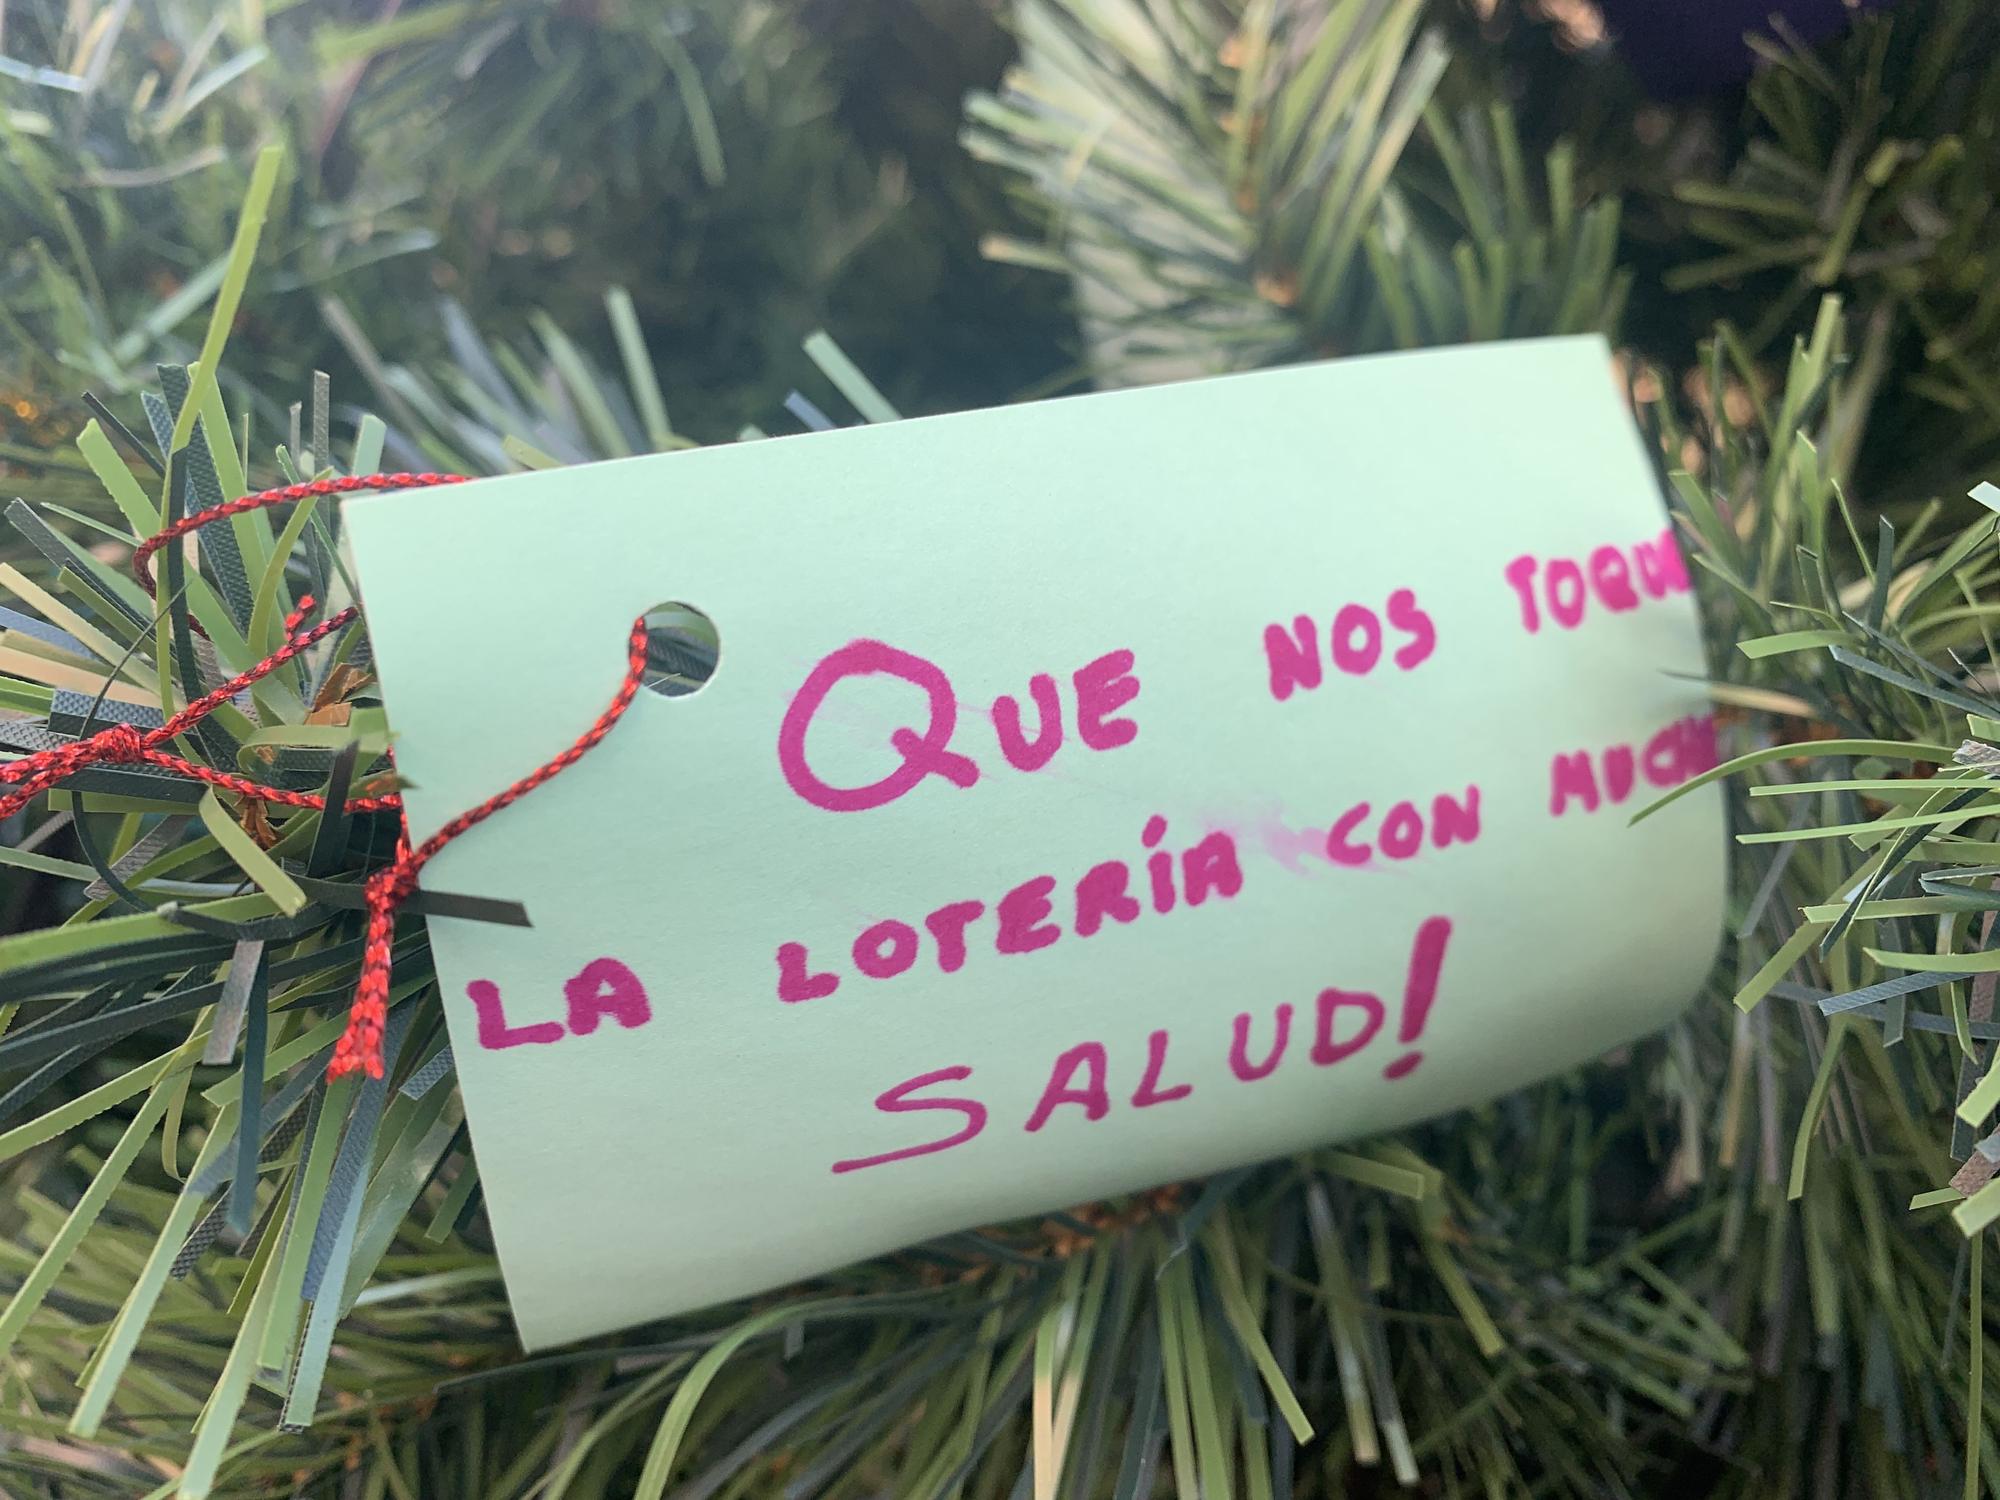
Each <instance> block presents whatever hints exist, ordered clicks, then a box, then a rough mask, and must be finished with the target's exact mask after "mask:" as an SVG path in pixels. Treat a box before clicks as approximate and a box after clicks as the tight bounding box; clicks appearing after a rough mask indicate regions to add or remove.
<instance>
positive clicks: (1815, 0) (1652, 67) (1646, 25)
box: [1598, 0, 1886, 96]
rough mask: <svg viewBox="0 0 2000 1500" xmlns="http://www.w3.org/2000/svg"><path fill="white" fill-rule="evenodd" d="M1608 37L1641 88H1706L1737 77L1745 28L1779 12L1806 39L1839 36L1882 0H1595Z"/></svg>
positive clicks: (1766, 25) (1746, 59) (1746, 62)
mask: <svg viewBox="0 0 2000 1500" xmlns="http://www.w3.org/2000/svg"><path fill="white" fill-rule="evenodd" d="M1598 3H1599V5H1600V6H1601V8H1602V9H1603V11H1604V20H1605V24H1606V26H1607V27H1608V28H1609V30H1610V32H1611V38H1612V41H1613V43H1614V44H1615V45H1616V46H1617V48H1618V50H1619V51H1620V52H1621V53H1623V54H1624V56H1625V58H1626V60H1627V61H1628V62H1630V63H1631V64H1632V68H1633V71H1634V72H1636V73H1637V74H1638V75H1639V77H1640V78H1641V79H1642V80H1643V81H1644V83H1645V85H1646V87H1647V88H1648V89H1649V90H1651V91H1652V92H1653V93H1655V94H1660V95H1667V96H1673V95H1687V94H1703V93H1709V92H1712V91H1714V90H1717V89H1721V88H1726V87H1729V86H1730V85H1733V84H1736V83H1739V82H1741V81H1742V80H1743V79H1744V78H1747V77H1748V76H1749V74H1750V70H1751V67H1752V65H1753V64H1754V63H1755V61H1756V55H1755V54H1754V53H1752V52H1751V50H1750V49H1749V48H1748V47H1747V46H1745V45H1744V42H1743V37H1744V34H1745V33H1746V32H1752V31H1757V32H1763V33H1765V34H1766V35H1768V34H1770V32H1771V18H1772V17H1773V16H1779V17H1782V18H1783V20H1784V21H1785V23H1786V24H1787V25H1789V26H1790V27H1791V29H1792V30H1793V31H1795V32H1796V33H1797V34H1798V35H1800V36H1802V37H1804V38H1805V39H1806V40H1807V41H1808V42H1823V41H1825V40H1826V39H1827V38H1829V37H1832V36H1834V35H1837V34H1838V33H1839V32H1840V31H1841V30H1842V29H1843V28H1844V27H1846V26H1847V25H1848V23H1849V22H1851V21H1852V20H1853V19H1854V18H1855V16H1856V15H1858V14H1859V13H1860V12H1861V11H1863V10H1872V9H1875V8H1877V7H1878V6H1879V5H1881V4H1884V3H1886V0H1859V3H1852V0H1598Z"/></svg>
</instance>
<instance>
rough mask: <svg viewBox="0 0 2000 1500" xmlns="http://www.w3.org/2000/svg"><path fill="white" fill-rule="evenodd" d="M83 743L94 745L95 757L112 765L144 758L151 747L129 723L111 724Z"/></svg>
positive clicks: (126, 763)
mask: <svg viewBox="0 0 2000 1500" xmlns="http://www.w3.org/2000/svg"><path fill="white" fill-rule="evenodd" d="M83 744H84V745H86V746H95V747H96V749H97V758H98V759H99V760H108V761H110V762H111V763H112V764H114V765H130V764H132V762H134V761H140V760H144V759H145V758H146V751H147V750H148V749H149V748H151V747H150V746H148V745H147V744H146V741H145V739H144V738H143V737H142V736H141V735H140V733H139V731H138V730H136V729H134V728H133V727H132V726H131V725H130V724H112V725H110V726H108V727H106V728H104V729H101V730H99V731H98V732H97V733H96V734H94V735H92V736H91V737H90V738H89V739H87V740H85V741H83ZM72 748H76V747H72Z"/></svg>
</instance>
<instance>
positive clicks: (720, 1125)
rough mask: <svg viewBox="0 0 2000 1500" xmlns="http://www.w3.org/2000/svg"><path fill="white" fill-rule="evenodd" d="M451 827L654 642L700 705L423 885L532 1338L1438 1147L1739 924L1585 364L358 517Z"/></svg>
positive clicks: (1007, 413)
mask: <svg viewBox="0 0 2000 1500" xmlns="http://www.w3.org/2000/svg"><path fill="white" fill-rule="evenodd" d="M346 522H347V526H348V528H349V534H350V536H351V538H352V545H353V550H354V556H355V559H356V562H357V563H358V566H359V577H360V583H361V586H362V589H363V593H364V599H365V604H366V608H367V612H368V623H369V628H370V631H371V633H372V636H373V639H374V645H375V651H376V653H377V658H378V661H379V664H380V670H381V681H382V687H383V691H384V695H385V698H386V701H387V704H388V708H389V712H390V717H391V721H392V723H393V724H394V726H395V728H396V730H397V732H398V740H397V746H398V751H397V754H398V758H399V764H400V766H401V767H402V769H403V771H404V773H405V774H406V776H407V777H408V778H409V780H410V781H411V782H412V783H413V785H412V789H411V790H410V792H409V795H408V813H409V820H410V825H411V831H412V834H413V836H414V837H416V838H418V839H421V838H423V837H424V836H426V835H427V834H429V833H430V832H432V831H433V830H434V829H436V828H437V827H438V826H439V824H441V823H442V822H444V821H445V820H447V819H448V818H450V817H451V816H452V815H453V814H455V813H457V812H459V811H460V810H461V809H464V808H467V807H470V806H472V805H473V804H474V803H476V802H478V801H479V800H481V799H482V798H484V797H486V796H487V795H489V794H490V793H492V792H493V791H495V790H496V789H498V788H500V787H502V786H504V785H506V784H508V783H509V782H511V781H512V780H514V779H515V778H516V777H518V776H520V775H522V774H523V773H524V772H525V771H527V770H529V769H531V768H533V767H534V766H536V765H539V764H540V763H541V762H543V761H544V760H546V759H547V758H548V757H549V756H550V755H552V754H554V753H555V752H556V751H558V750H560V749H561V748H563V747H564V746H565V745H567V744H568V743H569V742H570V741H571V740H572V739H574V738H575V736H576V735H577V734H578V733H579V732H580V731H581V730H582V729H583V728H584V727H585V726H586V725H588V724H589V723H590V722H591V721H592V719H593V718H594V717H595V716H596V715H597V714H598V713H599V712H600V710H601V709H602V708H603V706H604V704H605V702H606V701H607V700H608V698H609V697H610V695H611V693H612V691H613V689H614V688H615V687H616V685H617V683H618V682H619V680H620V676H621V674H622V671H623V668H624V664H625V642H626V637H627V635H628V633H629V630H630V627H631V623H632V621H633V620H634V619H635V618H636V617H637V616H639V615H640V614H641V613H643V612H645V611H647V610H649V609H651V608H653V607H655V606H657V605H660V604H662V603H663V602H667V601H674V602H679V603H682V604H685V605H688V606H691V607H693V608H695V609H698V610H700V611H703V612H705V613H706V614H707V615H708V617H709V618H710V619H711V620H712V621H713V622H714V626H715V629H716V631H717V632H718V633H719V639H720V664H719V667H718V668H717V670H716V671H715V674H714V676H713V678H712V680H710V681H709V682H708V683H707V684H706V686H704V687H703V688H702V689H701V690H700V691H699V692H697V693H695V694H693V695H692V696H687V697H681V698H665V697H659V696H655V695H653V694H651V693H642V694H641V695H640V699H639V701H638V702H637V703H636V704H635V705H634V706H633V709H632V711H631V712H630V713H629V714H628V715H627V717H626V718H625V719H624V721H623V722H622V723H620V724H619V726H618V727H617V729H616V730H615V731H613V733H612V734H611V736H610V737H609V739H607V740H606V741H605V742H604V744H603V745H602V746H601V747H600V748H599V749H598V750H597V751H596V752H594V753H593V754H592V755H591V756H589V757H588V758H587V759H585V760H584V761H583V762H581V763H580V764H578V765H577V766H576V767H574V768H573V769H571V770H570V771H568V772H566V773H564V774H563V775H562V776H560V777H558V778H557V779H556V780H555V781H553V782H551V783H549V784H548V785H547V786H545V787H543V788H542V789H540V790H539V791H537V792H536V793H534V795H532V796H530V797H528V798H526V799H525V800H523V801H521V802H520V803H518V804H516V805H515V806H513V807H511V808H509V809H508V810H507V811H506V812H504V813H503V814H501V815H500V816H498V817H496V818H495V819H493V820H492V821H491V822H489V823H487V824H484V825H482V826H481V827H480V828H478V829H477V830H476V831H475V832H473V833H471V834H469V835H467V836H466V837H465V838H464V839H462V840H460V841H459V842H458V843H456V844H454V845H453V846H452V847H451V848H450V849H449V851H448V852H446V853H445V854H443V855H442V856H441V857H440V858H438V859H437V860H436V861H435V862H434V864H433V865H432V866H431V868H430V870H429V871H428V872H427V874H426V877H425V883H426V885H428V886H431V887H433V888H435V889H438V890H448V891H454V892H467V893H471V894H475V895H480V896H488V897H493V898H497V899H502V900H514V901H520V902H522V903H524V904H525V906H526V908H527V912H528V915H529V917H530V919H531V921H532V923H533V925H532V926H531V927H528V928H509V927H504V926H497V925H490V924H484V923H478V922H473V921H466V920H458V919H450V918H435V919H433V920H432V921H431V924H430V931H431V940H432V943H433V946H434V948H435V951H436V960H437V973H438V982H439V985H440V987H441V989H442V992H443V996H444V1004H445V1008H446V1012H447V1014H448V1015H449V1017H450V1025H451V1032H452V1041H453V1047H454V1051H455V1053H456V1056H457V1061H458V1072H459V1076H460V1079H461V1081H462V1084H463V1087H464V1091H465V1097H466V1102H467V1108H468V1111H469V1117H470V1121H471V1125H472V1130H473V1141H474V1145H475V1148H476V1150H477V1153H478V1160H479V1170H480V1175H481V1180H482V1182H483V1183H484V1185H485V1191H486V1198H487V1202H488V1204H489V1206H490V1209H491V1213H492V1218H493V1225H494V1232H495V1236H496V1238H497V1241H498V1247H499V1252H500V1258H501V1263H502V1268H503V1270H504V1273H505V1276H506V1282H507V1288H508V1292H509V1295H510V1297H511V1299H512V1302H513V1307H514V1311H515V1316H516V1318H517V1320H518V1323H519V1326H520V1331H521V1334H522V1337H523V1339H524V1341H525V1342H526V1343H527V1344H528V1346H529V1347H531V1348H533V1347H539V1346H544V1345H547V1344H550V1343H553V1342H556V1341H559V1340H565V1339H570V1338H575V1337H578V1336H580V1335H585V1334H591V1333H596V1332H599V1331H602V1330H605V1329H610V1328H614V1327H618V1326H620V1325H625V1324H630V1323H635V1322H639V1321H642V1320H644V1319H647V1318H651V1317H655V1316H658V1315H662V1314H670V1313H674V1312H678V1311H682V1310H685V1309H689V1308H694V1307H698V1306H701V1305H703V1304H708V1303H714V1302H717V1301H721V1300H723V1299H727V1298H732V1297H737V1296H740V1295H743V1294H746V1293H751V1292H756V1291H758V1290H760V1289H764V1288H768V1287H771V1286H774V1285H777V1284H780V1283H784V1282H787V1281H791V1280H795V1279H797V1278H800V1277H803V1276H807V1275H810V1274H813V1273H816V1272H821V1271H825V1270H828V1269H831V1268H834V1267H837V1266H840V1265H842V1264H845V1263H848V1262H851V1261H853V1260H856V1259H858V1258H861V1257H864V1256H868V1255H871V1254H874V1253H878V1252H881V1251H886V1250H889V1249H892V1248H895V1247H897V1246H902V1245H906V1244H909V1243H912V1242H914V1241H918V1240H921V1239H924V1238H926V1237H929V1236H932V1235H936V1234H940V1233H943V1232H947V1231H952V1230H957V1229H962V1228H965V1227H968V1226H972V1225H978V1224H983V1223H989V1222H994V1221H998V1220H1003V1219H1007V1218H1009V1217H1014V1216H1018V1215H1022V1214H1025V1213H1029V1212H1033V1211H1038V1210H1045V1209H1051V1208H1056V1207H1060V1206H1065V1205H1069V1204H1073V1203H1077V1202H1081V1201H1086V1200H1089V1199H1091V1198H1094V1197H1098V1196H1102V1195H1105V1194H1109V1193H1114V1192H1118V1191H1122V1190H1127V1189H1135V1188H1140V1187H1144V1186H1148V1185H1150V1184H1155V1183H1159V1182H1162V1181H1167V1180H1173V1179H1179V1178H1185V1177H1191V1176H1194V1175H1197V1174H1200V1173H1206V1172H1211V1171H1214V1170H1216V1169H1218V1168H1222V1167H1226V1166H1230V1165H1232V1164H1236V1163H1242V1162H1249V1161H1254V1160H1257V1159H1260V1158H1265V1157H1270V1156H1273V1155H1277V1154H1281V1153H1284V1152H1288V1151H1293V1150H1297V1149H1301V1148H1304V1147H1309V1146H1313V1145H1317V1144H1320V1143H1322V1142H1327V1141H1332V1140H1336V1139H1339V1138H1342V1137H1351V1136H1355V1135H1359V1134H1362V1133H1365V1132H1370V1131H1377V1130H1381V1129H1384V1128H1387V1127H1391V1126H1395V1125H1399V1124H1403V1123H1405V1122H1408V1121H1411V1120H1416V1119H1419V1118H1422V1117H1424V1116H1428V1115H1434V1114H1437V1113H1438V1112H1440V1111H1443V1110H1448V1109H1451V1108H1454V1107H1456V1106H1460V1105H1464V1104H1466V1103H1468V1102H1471V1101H1475V1100H1480V1099H1484V1098H1488V1097H1490V1096H1492V1095H1494V1094H1496V1093H1498V1092H1500V1091H1501V1090H1504V1089H1508V1088H1511V1087H1513V1086H1515V1085H1518V1084H1521V1083H1524V1082H1526V1081H1528V1080H1531V1079H1533V1078H1536V1077H1538V1076H1540V1075H1544V1074H1547V1073H1550V1072H1552V1071H1554V1070H1557V1069H1560V1068H1562V1067H1564V1066H1566V1065H1569V1064H1572V1063H1575V1062H1577V1061H1579V1060H1581V1059H1584V1058H1588V1057H1590V1056H1592V1055H1594V1054H1596V1053H1598V1052H1601V1051H1602V1050H1604V1049H1605V1048H1607V1047H1610V1046H1612V1045H1614V1044H1616V1043H1619V1042H1622V1041H1624V1040H1627V1039H1629V1038H1631V1037H1634V1036H1636V1035H1638V1034H1640V1033H1643V1032H1645V1031H1647V1030H1650V1029H1652V1028H1654V1027H1657V1026H1658V1025H1660V1024H1661V1023H1662V1022H1663V1021H1665V1020H1666V1019H1667V1018H1668V1017H1669V1016H1670V1014H1671V1013H1672V1012H1673V1011H1674V1010H1675V1009H1676V1008H1677V1007H1678V1006H1679V1005H1681V1004H1682V1003H1683V1002H1684V1001H1685V1000H1686V999H1687V998H1688V997H1689V996H1690V995H1691V994H1692V992H1693V991H1694V989H1695V988H1696V986H1697V984H1698V983H1699V981H1700V980H1701V978H1702V976H1703V972H1704V969H1705V967H1706V965H1707V964H1708V962H1709V958H1710V954H1709V951H1708V950H1707V948H1706V947H1705V946H1704V945H1703V944H1702V943H1701V942H1699V941H1690V935H1691V934H1703V933H1709V932H1714V931H1716V930H1717V929H1718V927H1719V924H1720V920H1721V912H1722V899H1723V854H1724V846H1723V838H1722V826H1721V815H1720V802H1719V799H1718V798H1717V796H1716V795H1715V794H1714V793H1712V792H1705V793H1703V794H1701V795H1699V796H1696V797H1693V798H1690V799H1688V800H1687V801H1686V802H1685V803H1683V804H1682V805H1679V806H1677V807H1676V808H1674V809H1672V810H1671V812H1670V813H1668V814H1664V815H1662V816H1660V817H1658V818H1655V819H1651V820H1648V821H1647V822H1645V823H1643V824H1640V825H1639V826H1637V827H1636V828H1635V827H1632V826H1630V825H1629V818H1630V815H1631V813H1632V812H1633V811H1634V810H1636V809H1637V808H1639V807H1640V806H1642V805H1644V803H1645V802H1646V801H1648V800H1649V799H1651V798H1652V797H1655V796H1657V795H1658V794H1659V793H1660V792H1661V791H1662V790H1663V789H1665V788H1667V787H1669V786H1671V785H1674V784H1675V783H1677V782H1679V781H1681V780H1683V779H1685V778H1686V777H1687V776H1688V775H1690V774H1692V773H1693V772H1694V771H1696V770H1699V769H1703V768H1705V767H1707V766H1708V765H1710V764H1712V763H1713V758H1714V743H1713V732H1712V725H1711V723H1710V721H1709V720H1708V719H1706V718H1705V717H1703V715H1704V713H1705V710H1704V706H1703V705H1704V699H1703V696H1702V694H1701V693H1700V691H1699V690H1698V688H1697V687H1695V686H1694V685H1692V683H1691V682H1690V680H1689V679H1693V678H1699V677H1700V676H1701V675H1702V673H1703V662H1702V654H1701V649H1700V643H1699V636H1698V631H1697V622H1696V618H1695V612H1694V608H1693V605H1692V602H1691V599H1690V596H1689V591H1688V579H1687V575H1686V572H1685V569H1684V565H1683V562H1682V560H1681V557H1680V554H1679V552H1678V550H1677V548H1676V546H1675V544H1674V541H1673V538H1672V535H1671V533H1670V532H1669V531H1668V529H1667V521H1666V517H1665V514H1664V512H1663V509H1662V506H1661V503H1660V498H1659V494H1658V491H1657V488H1656V486H1655V483H1654V480H1653V477H1652V474H1651V472H1650V470H1649V468H1648V465H1647V462H1646V459H1645V457H1644V454H1643V452H1642V449H1641V446H1640V441H1639V438H1638V436H1637V434H1636V432H1635V430H1634V428H1633V425H1632V423H1631V421H1630V418H1629V417H1628V415H1627V413H1626V412H1625V410H1624V409H1623V407H1622V405H1621V402H1620V399H1619V397H1618V395H1617V393H1616V391H1615V389H1614V384H1613V376H1612V371H1611V368H1610V363H1609V358H1608V354H1607V351H1606V349H1605V347H1604V345H1603V344H1602V342H1601V341H1599V340H1596V339H1581V338H1580V339H1551V340H1543V341H1536V342H1528V343H1514V344H1496V345H1486V346H1483V347H1474V348H1465V349H1454V350H1447V351H1439V352H1432V353H1423V354H1410V355H1396V356H1388V357H1381V358H1371V359H1359V360H1353V361H1348V362H1340V363H1332V364H1322V365H1316V366H1308V367H1301V368H1294V369H1286V370H1277V371H1271V372H1266V373H1259V374H1250V375H1239V376H1232V377H1228V378H1224V379H1218V380H1207V381H1200V382H1194V383H1190V384H1185V385H1176V386H1167V387H1161V388H1155V389H1149V390H1139V391H1124V392H1117V393H1110V394H1102V395H1090V396H1083V397H1079V398H1075V399H1070V400H1062V401H1049V402H1044V403H1040V404H1036V405H1031V406H1022V407H1014V408H1008V409H1003V410H997V411H986V412H977V413H971V414H966V415H960V416H948V417H940V418H933V419H924V420H915V421H905V422H898V423H893V424H888V425H883V426H875V427H863V428H855V429H848V430H843V431H838V432H830V433H823V434H812V435H807V436H799V437H786V438H779V439H772V440H766V441H759V442H752V443H746V444H741V445H737V446H731V447H720V448H708V449H700V450H694V451H689V452H683V453H676V454H669V455H665V456H661V457H654V458H642V459H634V460H629V461H622V462H617V463H606V464H597V465H592V466H588V467H582V468H572V469H562V470H557V471H553V472H547V473H536V474H527V475H521V476H517V477H511V478H504V479H497V480H492V481H487V482H482V483H479V484H474V485H462V486H456V487H453V488H450V489H445V490H438V491H431V492H426V493H423V494H399V495H389V496H382V497H370V498H361V499H356V500H353V501H351V502H349V503H348V505H347V506H346Z"/></svg>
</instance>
